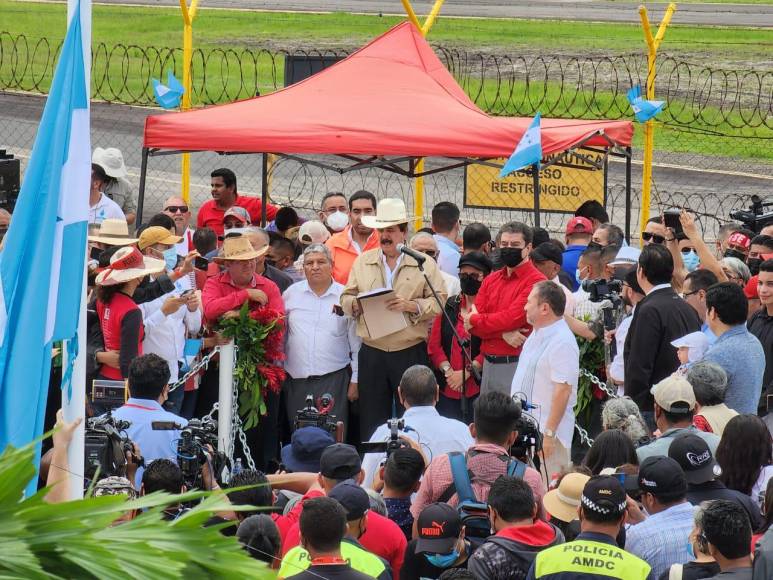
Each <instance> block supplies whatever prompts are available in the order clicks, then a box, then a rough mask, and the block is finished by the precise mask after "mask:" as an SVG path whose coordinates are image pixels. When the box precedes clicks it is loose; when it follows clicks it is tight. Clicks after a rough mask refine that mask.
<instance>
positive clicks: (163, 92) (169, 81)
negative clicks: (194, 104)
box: [151, 71, 185, 109]
mask: <svg viewBox="0 0 773 580" xmlns="http://www.w3.org/2000/svg"><path fill="white" fill-rule="evenodd" d="M151 80H152V83H153V94H154V95H155V96H156V102H157V103H158V104H159V105H160V106H161V108H163V109H176V108H177V107H179V106H180V98H181V97H182V96H183V93H184V92H185V88H184V87H183V86H182V85H181V84H180V81H178V80H177V79H176V78H175V76H174V74H172V71H168V72H167V76H166V84H165V85H163V84H161V81H159V80H158V79H151Z"/></svg>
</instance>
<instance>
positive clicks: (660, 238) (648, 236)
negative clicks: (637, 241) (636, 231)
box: [641, 232, 666, 244]
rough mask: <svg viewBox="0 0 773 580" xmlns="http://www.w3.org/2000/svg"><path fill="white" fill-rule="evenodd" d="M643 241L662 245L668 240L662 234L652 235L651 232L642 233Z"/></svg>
mask: <svg viewBox="0 0 773 580" xmlns="http://www.w3.org/2000/svg"><path fill="white" fill-rule="evenodd" d="M641 239H642V240H644V241H645V242H649V241H650V240H652V242H654V243H656V244H662V243H663V242H665V241H666V238H664V237H663V236H661V235H660V234H651V233H650V232H642V233H641Z"/></svg>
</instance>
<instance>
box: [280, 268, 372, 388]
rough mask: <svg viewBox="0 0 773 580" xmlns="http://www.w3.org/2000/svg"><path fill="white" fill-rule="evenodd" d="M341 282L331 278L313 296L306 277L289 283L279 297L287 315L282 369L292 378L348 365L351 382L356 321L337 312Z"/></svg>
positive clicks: (356, 344)
mask: <svg viewBox="0 0 773 580" xmlns="http://www.w3.org/2000/svg"><path fill="white" fill-rule="evenodd" d="M343 289H344V286H343V285H342V284H339V283H338V282H333V283H332V284H330V287H329V288H328V289H327V290H325V292H324V293H323V294H322V296H317V295H316V294H315V293H314V291H313V290H312V289H311V288H310V287H309V283H308V281H306V280H303V281H302V282H297V283H295V284H293V285H292V286H290V287H289V288H288V289H287V290H285V293H284V294H282V298H283V299H284V303H285V312H286V316H287V334H286V341H287V342H286V348H285V353H286V354H287V359H286V360H285V362H284V367H285V370H286V371H287V374H289V375H290V376H291V377H292V378H294V379H305V378H308V377H310V376H319V375H326V374H328V373H332V372H335V371H340V370H341V369H342V368H344V367H346V365H351V366H352V379H351V380H352V382H353V383H356V382H357V354H358V353H359V352H360V345H361V344H362V341H361V339H360V338H359V337H358V336H357V323H356V322H355V321H354V319H352V318H349V317H346V316H338V315H337V314H336V313H335V312H334V310H333V307H334V306H338V304H339V302H340V299H341V292H343Z"/></svg>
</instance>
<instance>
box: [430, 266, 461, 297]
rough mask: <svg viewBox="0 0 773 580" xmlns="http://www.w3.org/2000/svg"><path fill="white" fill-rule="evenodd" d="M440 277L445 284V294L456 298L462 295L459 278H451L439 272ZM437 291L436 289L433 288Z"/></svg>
mask: <svg viewBox="0 0 773 580" xmlns="http://www.w3.org/2000/svg"><path fill="white" fill-rule="evenodd" d="M440 275H441V276H442V277H443V282H445V283H446V294H447V295H448V296H449V297H450V296H456V295H457V294H461V293H462V284H461V282H459V278H457V277H456V276H451V274H449V273H448V272H443V270H440ZM435 290H437V288H435Z"/></svg>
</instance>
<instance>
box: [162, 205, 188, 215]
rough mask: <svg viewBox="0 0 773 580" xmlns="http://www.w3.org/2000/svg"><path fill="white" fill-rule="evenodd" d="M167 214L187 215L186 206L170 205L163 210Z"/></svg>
mask: <svg viewBox="0 0 773 580" xmlns="http://www.w3.org/2000/svg"><path fill="white" fill-rule="evenodd" d="M164 211H165V212H167V213H188V206H187V205H170V206H168V207H165V208H164Z"/></svg>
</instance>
